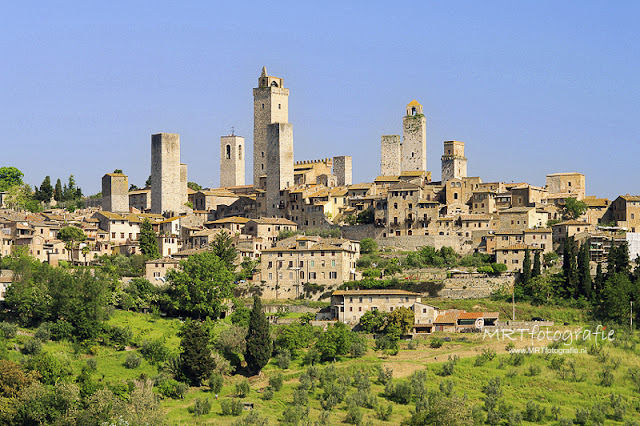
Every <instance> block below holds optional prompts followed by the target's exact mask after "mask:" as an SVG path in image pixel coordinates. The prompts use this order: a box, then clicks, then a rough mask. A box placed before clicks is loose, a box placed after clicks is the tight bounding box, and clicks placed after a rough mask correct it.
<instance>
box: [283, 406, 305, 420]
mask: <svg viewBox="0 0 640 426" xmlns="http://www.w3.org/2000/svg"><path fill="white" fill-rule="evenodd" d="M308 416H309V407H304V406H301V405H290V406H289V407H288V408H287V409H285V410H284V412H283V413H282V417H283V420H284V423H286V424H291V425H297V424H299V423H300V422H301V421H302V419H304V418H306V417H308Z"/></svg>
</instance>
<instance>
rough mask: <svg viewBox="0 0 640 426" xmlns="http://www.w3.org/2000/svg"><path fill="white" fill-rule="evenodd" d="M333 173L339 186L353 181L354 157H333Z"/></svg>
mask: <svg viewBox="0 0 640 426" xmlns="http://www.w3.org/2000/svg"><path fill="white" fill-rule="evenodd" d="M333 174H334V175H335V177H336V185H337V186H347V185H351V184H352V183H353V181H352V180H353V179H352V158H351V156H350V155H341V156H338V157H333Z"/></svg>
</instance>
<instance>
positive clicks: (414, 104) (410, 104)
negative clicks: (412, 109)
mask: <svg viewBox="0 0 640 426" xmlns="http://www.w3.org/2000/svg"><path fill="white" fill-rule="evenodd" d="M407 106H422V105H420V103H419V102H418V101H416V100H415V99H414V100H412V101H411V102H409V104H408V105H407Z"/></svg>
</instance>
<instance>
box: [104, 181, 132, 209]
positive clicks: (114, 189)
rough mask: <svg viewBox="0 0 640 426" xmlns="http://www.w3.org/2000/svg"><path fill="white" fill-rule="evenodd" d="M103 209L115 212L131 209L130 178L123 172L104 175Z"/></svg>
mask: <svg viewBox="0 0 640 426" xmlns="http://www.w3.org/2000/svg"><path fill="white" fill-rule="evenodd" d="M102 210H104V211H107V212H113V213H124V212H128V211H129V178H127V176H125V175H123V174H122V173H107V174H106V175H104V176H102Z"/></svg>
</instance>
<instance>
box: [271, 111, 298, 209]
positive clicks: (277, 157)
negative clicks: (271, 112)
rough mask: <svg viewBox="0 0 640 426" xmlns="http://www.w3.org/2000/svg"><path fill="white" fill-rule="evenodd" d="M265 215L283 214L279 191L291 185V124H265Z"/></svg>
mask: <svg viewBox="0 0 640 426" xmlns="http://www.w3.org/2000/svg"><path fill="white" fill-rule="evenodd" d="M266 163H267V166H266V169H267V188H266V194H265V195H266V204H267V216H282V215H283V214H284V210H283V208H284V206H283V205H282V204H281V202H283V201H284V200H283V197H282V196H281V191H283V190H284V189H286V188H288V187H289V186H291V185H293V126H292V125H291V124H290V123H273V124H269V125H268V126H267V162H266Z"/></svg>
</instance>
